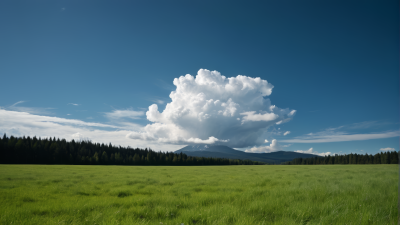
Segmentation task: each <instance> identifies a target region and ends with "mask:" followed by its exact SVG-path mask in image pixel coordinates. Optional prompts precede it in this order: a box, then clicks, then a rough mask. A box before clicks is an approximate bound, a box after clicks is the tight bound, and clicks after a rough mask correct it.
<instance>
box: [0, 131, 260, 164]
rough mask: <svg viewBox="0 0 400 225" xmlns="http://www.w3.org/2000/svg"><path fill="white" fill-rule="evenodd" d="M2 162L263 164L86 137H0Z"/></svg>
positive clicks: (0, 158) (0, 160)
mask: <svg viewBox="0 0 400 225" xmlns="http://www.w3.org/2000/svg"><path fill="white" fill-rule="evenodd" d="M0 163H2V164H71V165H175V166H177V165H264V164H265V163H263V162H255V161H251V160H239V159H221V158H206V157H191V156H187V155H186V154H183V153H180V154H176V153H173V152H156V151H153V150H152V149H150V148H149V149H147V148H145V149H139V148H131V147H121V146H113V145H112V144H111V143H110V144H108V145H107V144H104V143H102V144H100V143H92V142H91V141H89V140H83V141H75V140H72V141H66V140H65V139H61V140H60V139H59V138H58V139H56V138H55V137H54V138H43V139H41V138H40V137H39V138H36V137H33V138H31V137H29V136H28V137H25V136H24V137H13V136H10V137H7V135H6V134H4V136H3V138H1V136H0Z"/></svg>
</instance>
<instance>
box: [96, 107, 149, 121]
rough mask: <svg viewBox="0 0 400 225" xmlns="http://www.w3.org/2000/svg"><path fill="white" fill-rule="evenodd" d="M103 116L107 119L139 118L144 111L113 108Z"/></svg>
mask: <svg viewBox="0 0 400 225" xmlns="http://www.w3.org/2000/svg"><path fill="white" fill-rule="evenodd" d="M104 114H105V116H106V117H107V118H109V119H113V120H119V119H126V118H129V119H134V120H137V119H141V117H142V116H143V115H144V111H135V110H132V109H125V110H113V111H112V112H107V113H104Z"/></svg>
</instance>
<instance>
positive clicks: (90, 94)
mask: <svg viewBox="0 0 400 225" xmlns="http://www.w3.org/2000/svg"><path fill="white" fill-rule="evenodd" d="M398 8H399V3H398V1H338V0H335V1H323V2H321V1H263V2H259V1H250V2H249V1H246V2H245V1H237V2H235V1H117V2H116V1H98V0H97V1H8V0H7V1H1V2H0V25H1V27H2V30H1V35H0V36H1V37H0V40H1V42H0V61H1V66H0V76H1V84H2V85H1V88H0V95H1V96H2V98H0V107H1V108H0V114H1V116H0V132H2V133H4V132H6V133H7V134H8V135H15V136H22V135H30V136H34V135H36V136H42V137H48V136H57V137H60V138H66V139H71V138H75V139H76V138H88V139H91V140H93V141H95V142H105V143H109V142H112V143H113V144H115V145H122V146H128V145H129V146H132V147H151V148H153V149H155V150H162V151H172V150H177V149H179V148H181V147H183V146H185V145H187V144H191V143H219V144H227V145H230V146H231V147H235V148H237V149H240V150H247V151H250V152H270V151H276V150H285V151H308V152H312V153H315V154H327V153H328V152H329V153H331V154H334V153H338V154H348V153H350V152H353V153H361V154H364V153H369V154H375V153H377V152H381V151H383V150H396V151H398V150H399V12H398ZM200 69H204V70H201V71H202V72H201V71H200ZM207 71H208V72H207ZM212 71H218V72H219V73H214V72H212ZM186 74H191V75H192V76H193V78H194V79H197V78H196V75H198V74H203V75H202V76H203V77H206V78H205V79H220V78H221V77H222V76H225V77H226V79H225V80H224V81H221V82H222V83H221V84H220V85H223V84H226V83H227V82H228V78H235V79H231V80H232V82H233V80H235V82H236V81H237V82H244V83H242V85H243V84H254V85H255V84H257V85H255V86H252V88H254V89H252V90H253V91H255V92H254V93H253V92H251V93H252V94H251V93H250V92H246V93H244V92H243V93H242V92H240V91H239V90H242V91H243V88H242V89H240V88H239V89H238V90H237V91H233V92H229V93H228V92H223V93H222V92H221V93H220V92H218V93H217V92H215V93H214V90H213V89H209V88H207V87H205V86H204V84H203V86H201V85H200V84H199V83H198V82H197V83H196V84H198V85H200V86H201V88H200V86H193V87H192V89H182V90H183V91H182V93H181V92H179V93H180V94H179V96H178V95H177V96H176V99H175V100H172V99H171V98H170V94H171V92H173V91H175V92H178V91H177V86H175V85H174V84H173V81H174V79H175V78H179V77H181V76H185V75H186ZM238 75H243V76H246V77H249V79H248V80H246V81H244V80H243V79H242V80H240V79H239V78H238V77H237V76H238ZM257 77H259V78H260V79H261V81H266V82H268V85H273V88H272V89H271V90H272V93H271V94H270V95H269V94H267V92H265V93H264V94H261V95H257V94H256V93H261V92H262V91H261V92H260V90H261V89H263V88H264V89H265V88H267V86H265V85H266V84H265V83H262V82H261V81H260V82H261V83H260V82H258V81H256V80H255V78H257ZM236 78H237V79H236ZM250 78H251V79H250ZM199 80H200V77H199ZM199 80H198V81H199ZM239 80H240V81H239ZM182 82H183V83H181V85H184V84H185V82H192V81H191V80H190V79H187V80H185V81H182ZM193 82H194V81H193ZM224 82H225V83H224ZM246 82H250V83H246ZM254 82H255V83H254ZM257 82H258V83H257ZM263 85H264V86H263ZM182 87H183V86H182ZM264 89H263V90H264ZM192 90H195V91H197V92H196V93H195V92H192ZM189 92H190V93H191V94H189ZM199 93H203V94H204V95H205V100H204V99H203V100H204V101H206V100H210V99H211V98H212V99H213V100H214V101H215V100H220V102H225V103H226V105H229V104H228V99H229V98H230V99H231V102H233V103H232V104H231V105H230V106H229V107H233V108H234V109H236V111H235V112H233V111H230V112H233V113H228V114H226V115H222V114H221V113H219V114H218V112H217V111H218V110H217V111H215V110H216V109H215V110H214V109H209V110H211V111H212V110H214V111H212V112H214V113H215V114H212V113H209V115H210V118H214V120H212V121H213V122H207V119H203V120H201V121H200V119H199V118H200V117H199V115H200V113H202V112H201V109H197V108H196V110H197V111H196V110H194V108H190V107H195V106H190V107H189V106H188V108H186V110H187V111H190V112H195V113H197V114H196V116H197V117H196V119H193V118H194V117H193V118H192V117H184V116H182V117H179V116H177V115H183V114H182V112H184V110H185V109H184V108H185V107H186V106H187V105H190V104H192V103H193V101H194V100H193V98H194V97H193V96H198V94H199ZM235 93H237V94H238V96H239V97H238V96H236V97H232V96H233V95H234V94H235ZM194 94H195V95H194ZM231 95H232V96H231ZM185 96H186V97H185ZM243 96H244V97H243ZM219 97H221V99H219ZM239 98H240V99H241V100H240V99H239ZM242 98H243V99H244V100H243V99H242ZM236 99H237V101H236ZM252 99H258V100H260V99H261V100H260V101H264V103H262V105H254V104H253V103H251V102H252ZM268 99H269V100H270V103H271V104H270V105H275V106H276V107H277V108H276V109H282V110H283V109H285V110H286V109H287V111H279V112H280V114H279V113H278V111H271V110H269V106H270V105H268V104H269V103H268ZM242 100H243V103H240V102H239V101H242ZM185 101H186V102H185ZM235 101H236V102H235ZM167 103H171V104H170V105H171V106H170V108H169V109H168V110H165V112H163V110H164V109H166V105H167ZM153 104H157V107H158V108H157V110H158V111H157V110H155V108H152V109H149V107H150V106H151V105H153ZM235 104H236V105H235ZM252 104H253V105H252ZM214 105H215V104H214ZM174 107H175V108H174ZM179 107H181V108H179ZM221 107H223V106H221ZM227 107H228V106H226V107H225V108H226V109H227V110H228V108H227ZM229 109H231V108H229ZM179 110H181V111H179ZM182 110H183V111H182ZM199 110H200V111H199ZM292 110H295V113H293V115H289V113H290V112H292ZM211 111H209V112H211ZM146 112H148V113H147V115H146ZM157 112H159V113H160V114H157ZM249 112H254V113H253V114H251V113H250V114H249ZM204 113H205V112H204ZM204 113H203V114H201V115H205V114H204ZM246 113H247V114H246ZM271 113H273V115H276V116H278V117H277V119H276V118H275V117H274V116H273V115H272V114H271ZM257 115H259V116H258V117H257ZM213 116H214V117H213ZM204 118H206V117H204ZM235 118H237V120H238V121H239V122H238V124H237V125H235V128H232V126H233V125H232V124H233V122H232V121H234V120H233V119H235ZM246 118H247V119H246ZM282 118H283V119H287V120H285V121H284V122H281V123H280V124H276V123H277V122H278V123H279V121H281V119H282ZM229 119H232V120H229ZM274 119H275V120H276V121H275V120H274ZM210 121H211V120H210ZM210 124H211V125H215V126H217V127H218V129H219V130H218V132H216V130H215V129H216V128H215V127H214V128H212V126H211V125H210ZM164 128H165V130H160V129H164ZM197 128H198V129H197ZM235 131H237V132H236V133H234V132H235ZM287 131H290V133H288V134H286V135H283V134H284V133H285V132H287ZM160 132H161V133H160ZM163 132H164V133H163ZM246 135H248V137H247V138H244V139H243V140H242V139H241V138H238V137H239V136H240V137H242V136H246ZM210 137H213V138H214V139H213V138H210ZM264 139H267V140H268V142H265V141H264V142H261V141H260V140H264ZM272 140H275V141H272ZM246 145H247V146H246Z"/></svg>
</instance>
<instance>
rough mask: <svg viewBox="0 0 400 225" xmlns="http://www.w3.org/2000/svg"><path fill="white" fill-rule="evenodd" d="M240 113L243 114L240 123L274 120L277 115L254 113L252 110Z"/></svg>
mask: <svg viewBox="0 0 400 225" xmlns="http://www.w3.org/2000/svg"><path fill="white" fill-rule="evenodd" d="M240 115H244V117H243V120H242V123H244V122H245V121H272V120H276V119H277V118H278V117H279V116H278V115H276V114H274V113H265V114H261V113H258V114H255V112H254V111H252V112H244V113H240Z"/></svg>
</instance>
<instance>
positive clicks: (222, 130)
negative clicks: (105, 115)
mask: <svg viewBox="0 0 400 225" xmlns="http://www.w3.org/2000/svg"><path fill="white" fill-rule="evenodd" d="M173 83H174V85H175V86H176V90H175V91H172V92H171V94H170V95H169V97H170V98H171V100H172V101H171V102H170V103H168V104H167V105H166V107H165V109H164V110H163V111H162V112H160V111H159V109H158V106H157V105H156V104H153V105H151V106H149V110H148V111H147V112H146V116H147V119H148V120H149V121H151V122H152V123H151V124H148V125H147V126H145V127H144V128H143V129H142V131H140V132H132V133H129V134H128V135H127V137H129V138H132V139H141V140H148V141H156V142H163V143H174V144H192V143H203V144H215V143H223V144H224V145H228V146H231V147H237V148H242V147H248V146H254V145H261V144H262V143H264V139H265V137H264V134H265V132H266V129H267V128H268V127H270V126H272V125H274V124H281V123H283V122H287V121H289V120H290V119H291V118H292V117H293V116H294V113H295V110H289V109H280V108H278V107H276V106H275V105H272V104H271V101H270V100H269V99H268V98H266V97H267V96H269V95H271V93H272V89H273V87H274V86H273V85H272V84H270V83H268V82H267V81H266V80H262V79H261V78H259V77H257V78H252V77H247V76H242V75H238V76H236V77H229V78H227V77H225V76H223V75H221V73H219V72H218V71H209V70H206V69H200V70H199V71H198V73H197V75H196V76H195V77H194V76H192V75H190V74H187V75H185V76H181V77H179V78H175V79H174V82H173Z"/></svg>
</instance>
